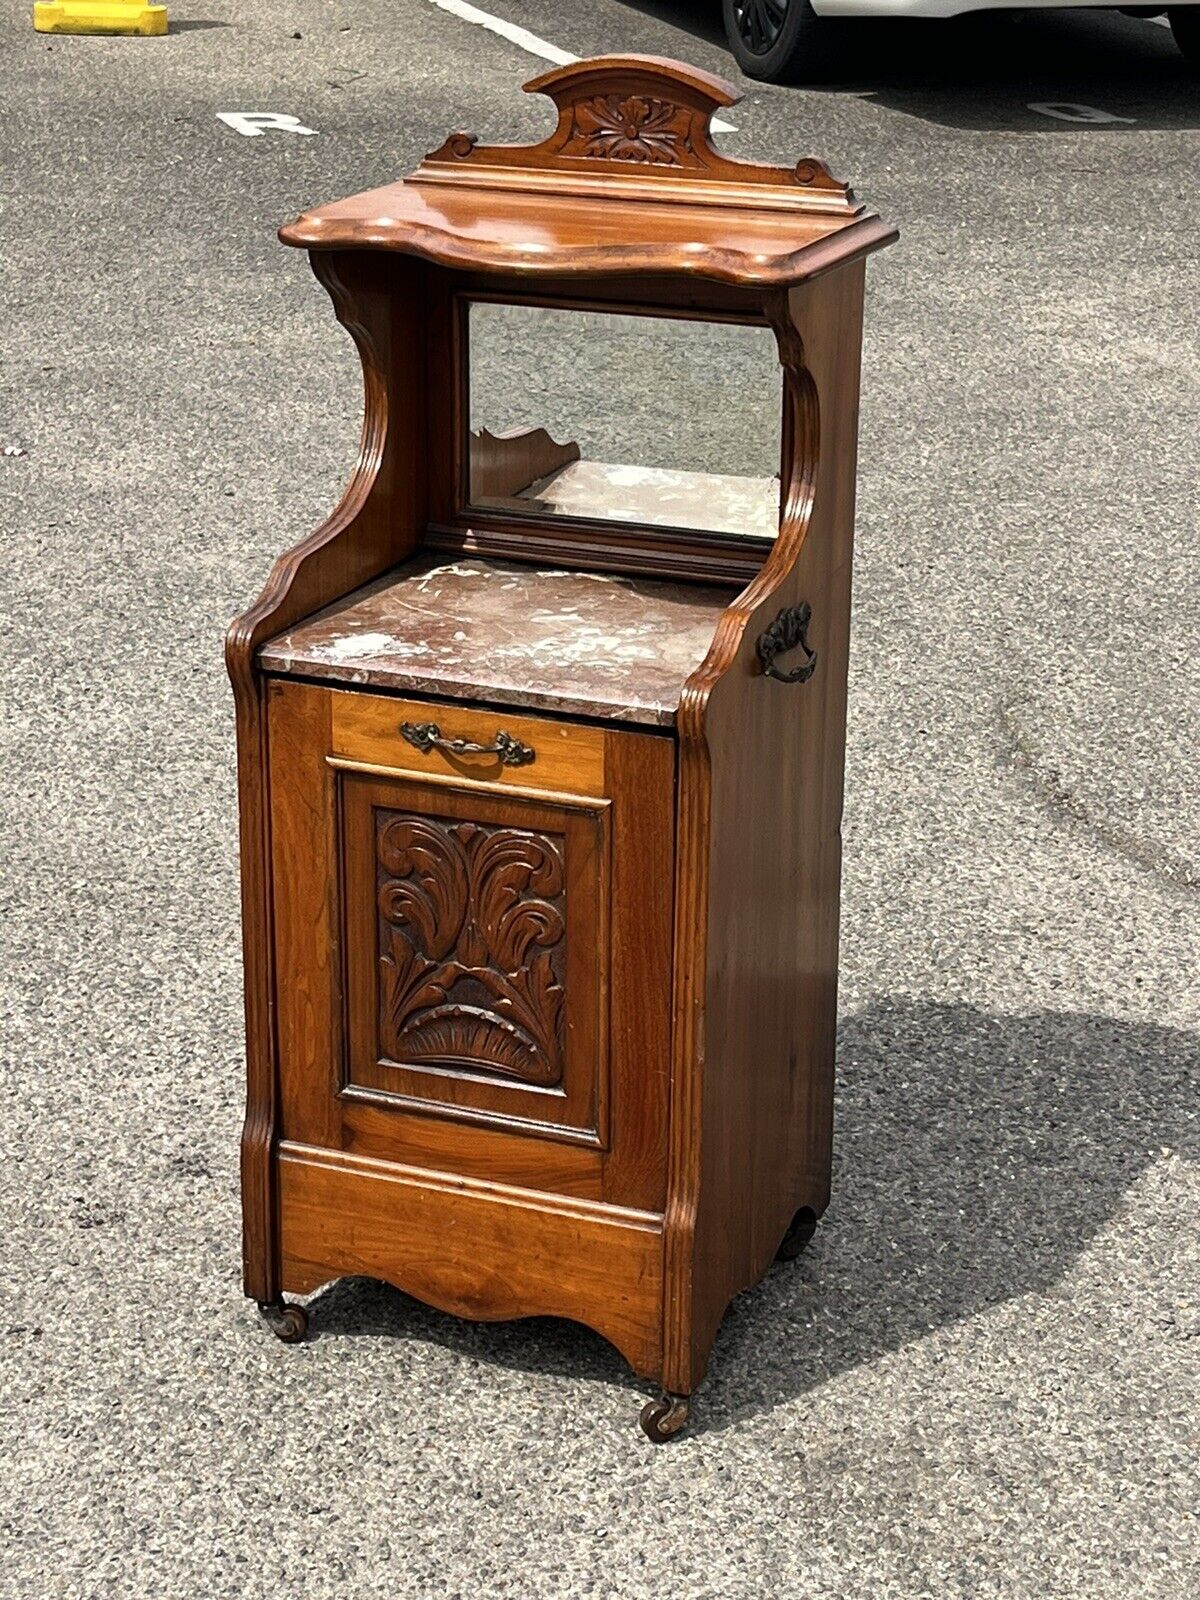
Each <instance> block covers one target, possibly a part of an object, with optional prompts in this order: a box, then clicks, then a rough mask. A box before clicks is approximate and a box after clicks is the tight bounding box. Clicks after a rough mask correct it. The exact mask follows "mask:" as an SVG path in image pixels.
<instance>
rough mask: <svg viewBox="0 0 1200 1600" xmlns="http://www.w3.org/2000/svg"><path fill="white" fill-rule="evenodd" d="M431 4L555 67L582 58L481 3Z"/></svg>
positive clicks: (729, 129) (434, 0)
mask: <svg viewBox="0 0 1200 1600" xmlns="http://www.w3.org/2000/svg"><path fill="white" fill-rule="evenodd" d="M431 4H433V5H435V6H437V8H438V10H439V11H448V12H450V14H451V16H455V17H461V18H462V20H463V21H464V22H473V23H474V24H475V26H476V27H477V28H486V29H487V31H488V32H489V33H494V34H497V35H498V36H499V37H500V38H501V39H507V40H508V42H509V44H515V45H516V46H518V48H519V49H521V50H527V51H528V52H529V54H530V55H531V56H540V57H541V58H542V60H543V61H553V63H554V64H555V66H556V67H569V66H570V64H571V62H572V61H578V60H579V57H578V56H573V55H572V54H571V52H570V51H569V50H560V49H559V47H558V46H557V45H556V44H551V43H550V41H549V39H539V38H538V36H537V34H536V33H530V31H529V29H528V28H522V27H521V26H520V25H519V24H518V23H515V22H506V21H505V20H504V18H503V17H493V16H492V14H491V12H490V11H481V10H480V9H479V7H478V6H472V5H468V4H467V0H431ZM710 126H711V128H712V130H713V132H714V133H736V132H737V129H736V128H735V127H734V125H733V123H732V122H725V121H724V120H723V119H722V118H721V117H714V118H713V119H712V122H711V124H710Z"/></svg>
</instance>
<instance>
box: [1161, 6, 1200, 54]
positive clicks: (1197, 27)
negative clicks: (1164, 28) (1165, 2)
mask: <svg viewBox="0 0 1200 1600" xmlns="http://www.w3.org/2000/svg"><path fill="white" fill-rule="evenodd" d="M1167 17H1168V19H1169V21H1170V23H1171V32H1172V33H1173V34H1174V35H1175V43H1176V44H1177V45H1178V46H1179V48H1180V49H1181V50H1182V51H1183V54H1184V56H1185V57H1186V58H1187V60H1188V61H1189V62H1190V63H1191V65H1192V66H1193V67H1200V6H1169V7H1168V8H1167Z"/></svg>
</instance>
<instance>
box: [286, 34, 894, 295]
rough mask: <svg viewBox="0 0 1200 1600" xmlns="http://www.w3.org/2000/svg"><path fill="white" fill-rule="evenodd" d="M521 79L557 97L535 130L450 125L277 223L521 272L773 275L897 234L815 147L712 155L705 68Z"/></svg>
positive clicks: (747, 278) (827, 261)
mask: <svg viewBox="0 0 1200 1600" xmlns="http://www.w3.org/2000/svg"><path fill="white" fill-rule="evenodd" d="M525 88H526V90H529V91H533V92H536V93H539V94H545V95H547V96H549V98H550V99H551V100H553V101H554V103H555V105H556V107H557V108H558V123H557V125H556V127H555V129H554V132H553V133H552V134H550V136H549V137H548V138H546V139H544V140H542V141H541V142H540V143H538V144H533V145H490V146H488V145H480V144H478V143H477V142H476V140H475V138H474V136H473V135H471V134H467V133H458V134H453V135H452V136H451V137H450V138H449V139H447V140H446V142H445V144H443V145H442V147H441V148H440V149H439V150H437V151H435V152H434V153H433V154H432V155H429V156H427V157H426V158H425V160H424V161H423V162H422V163H421V165H420V166H419V167H418V168H417V170H416V172H414V173H413V174H412V175H411V176H410V177H408V178H406V179H404V180H403V181H402V182H400V183H393V184H388V185H387V186H386V187H384V188H382V189H373V190H370V191H368V192H367V193H365V194H360V195H355V196H353V197H351V198H350V199H347V200H338V201H335V202H333V203H332V204H330V205H327V206H322V207H319V208H318V209H316V210H314V211H307V212H305V213H304V214H303V215H302V216H300V217H298V218H297V220H296V221H295V222H293V223H290V224H289V225H288V226H287V227H284V228H282V229H281V230H280V235H279V236H280V238H281V239H282V240H283V241H284V243H285V244H291V245H298V246H302V247H305V248H307V249H339V248H340V249H345V248H354V249H363V248H366V249H380V250H397V251H401V252H404V253H406V254H409V255H415V256H420V257H423V258H424V259H426V260H429V261H433V262H436V263H438V264H439V265H441V266H446V267H456V268H461V269H464V270H476V271H487V272H495V273H511V274H519V275H520V276H522V277H529V276H533V277H554V276H573V275H577V276H589V277H597V276H611V275H617V274H621V275H626V276H627V275H629V274H630V273H667V274H684V275H687V276H694V277H699V278H708V279H713V280H715V281H718V282H722V283H728V284H736V285H744V286H748V287H762V288H772V287H784V286H787V285H789V284H793V283H799V282H802V281H803V280H804V279H806V278H809V277H812V276H814V275H815V274H817V273H819V272H824V271H826V270H828V269H829V268H830V267H832V266H835V265H837V264H838V263H840V262H843V261H846V260H850V259H852V258H854V257H856V256H860V255H865V254H866V253H867V252H868V251H871V250H876V249H879V248H880V247H881V246H882V245H885V244H888V243H890V242H891V241H892V240H893V239H894V238H895V237H896V230H895V229H894V228H892V227H890V226H889V225H888V224H886V223H885V222H883V221H882V220H881V219H880V218H879V217H878V216H876V215H875V214H874V213H872V212H868V211H867V210H866V209H865V208H864V207H863V206H862V205H861V204H860V203H859V202H858V201H856V200H855V198H854V196H853V194H852V193H851V191H850V189H849V188H848V186H847V185H845V184H843V183H839V182H838V181H837V180H836V179H835V178H833V177H831V175H830V173H829V171H828V169H827V168H826V167H825V166H824V165H823V164H822V163H821V162H820V161H817V160H814V159H811V158H804V159H802V160H800V161H798V162H797V163H796V164H795V166H793V167H771V166H760V165H756V164H754V163H751V162H744V161H733V160H730V158H729V157H727V156H725V155H723V154H722V153H721V152H720V151H719V150H718V149H717V148H716V147H715V145H714V144H713V142H712V138H711V134H710V124H711V121H712V118H713V116H714V114H715V113H716V112H717V111H718V110H720V109H722V108H723V107H725V106H729V105H733V104H734V103H735V102H736V101H737V100H738V99H739V98H740V96H739V94H738V92H737V90H736V89H735V88H734V87H733V86H732V85H731V84H728V83H726V82H724V81H723V80H722V79H720V78H717V77H714V76H713V75H712V74H710V73H706V72H701V71H698V70H697V69H695V68H691V67H683V66H681V65H680V64H678V63H676V62H670V61H664V60H661V59H660V58H658V57H655V56H604V57H600V58H598V59H596V60H593V61H581V62H576V63H573V64H572V65H570V66H566V67H557V68H555V69H554V70H553V71H552V72H547V73H543V74H542V75H541V76H540V77H537V78H534V79H533V80H532V81H531V82H529V83H527V84H526V85H525Z"/></svg>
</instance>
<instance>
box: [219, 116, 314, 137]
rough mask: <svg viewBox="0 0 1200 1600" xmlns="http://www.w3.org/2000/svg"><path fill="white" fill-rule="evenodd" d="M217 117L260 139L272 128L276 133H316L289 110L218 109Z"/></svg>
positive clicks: (247, 135)
mask: <svg viewBox="0 0 1200 1600" xmlns="http://www.w3.org/2000/svg"><path fill="white" fill-rule="evenodd" d="M217 119H218V121H220V122H223V123H224V124H225V125H226V127H229V128H232V129H233V130H234V132H235V133H244V134H245V136H246V138H247V139H258V138H261V136H262V135H263V134H264V133H266V131H267V129H268V128H270V129H272V130H273V131H275V132H276V133H316V131H317V130H316V129H315V128H306V127H305V126H304V124H303V123H302V122H301V121H300V118H299V117H293V116H292V115H291V114H290V113H289V112H287V111H218V112H217Z"/></svg>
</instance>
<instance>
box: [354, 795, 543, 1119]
mask: <svg viewBox="0 0 1200 1600" xmlns="http://www.w3.org/2000/svg"><path fill="white" fill-rule="evenodd" d="M376 868H377V882H378V890H377V900H378V908H379V918H380V925H379V976H380V987H379V1033H380V1038H379V1045H380V1051H381V1054H382V1055H383V1056H384V1057H385V1058H387V1059H390V1060H393V1061H395V1062H397V1063H399V1064H401V1065H434V1066H437V1065H441V1066H451V1067H459V1068H463V1067H465V1068H467V1069H468V1070H472V1071H476V1072H481V1073H485V1074H496V1075H499V1076H501V1077H504V1078H511V1079H518V1080H521V1081H523V1082H526V1083H530V1084H536V1085H538V1086H541V1087H549V1086H552V1085H554V1084H556V1083H558V1082H560V1081H561V1078H562V1071H563V1060H562V1055H563V1011H564V991H563V969H564V962H565V943H566V922H565V912H564V892H565V876H566V875H565V870H564V866H563V859H562V855H561V853H560V850H559V847H558V845H556V844H555V842H554V841H553V839H552V838H550V837H549V836H547V835H545V834H538V833H532V832H528V831H526V830H524V829H517V828H501V827H488V826H485V825H483V824H477V823H469V822H467V823H449V822H442V821H439V820H437V819H434V818H430V817H419V816H412V815H408V814H406V813H399V812H394V811H384V810H380V811H377V813H376Z"/></svg>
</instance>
